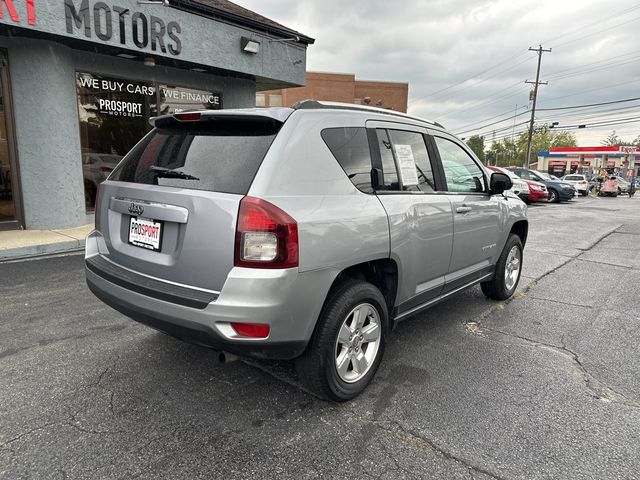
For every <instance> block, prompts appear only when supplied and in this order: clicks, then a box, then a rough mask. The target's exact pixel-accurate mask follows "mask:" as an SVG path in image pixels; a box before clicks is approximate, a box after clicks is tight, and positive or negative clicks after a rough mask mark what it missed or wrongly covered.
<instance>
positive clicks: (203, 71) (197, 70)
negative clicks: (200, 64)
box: [191, 68, 207, 73]
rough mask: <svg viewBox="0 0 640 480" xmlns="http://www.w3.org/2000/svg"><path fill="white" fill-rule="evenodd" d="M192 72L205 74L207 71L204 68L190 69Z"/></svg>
mask: <svg viewBox="0 0 640 480" xmlns="http://www.w3.org/2000/svg"><path fill="white" fill-rule="evenodd" d="M191 71H192V72H198V73H205V72H206V71H207V70H206V69H205V68H192V69H191Z"/></svg>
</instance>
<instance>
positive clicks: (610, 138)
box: [600, 130, 629, 147]
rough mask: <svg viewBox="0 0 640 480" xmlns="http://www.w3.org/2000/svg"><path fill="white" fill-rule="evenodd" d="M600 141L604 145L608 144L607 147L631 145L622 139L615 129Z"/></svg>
mask: <svg viewBox="0 0 640 480" xmlns="http://www.w3.org/2000/svg"><path fill="white" fill-rule="evenodd" d="M600 143H601V144H602V145H605V146H607V147H617V146H619V145H629V143H628V142H625V141H624V140H622V139H621V138H620V137H619V136H618V134H617V133H616V131H615V130H614V131H613V132H611V133H610V134H609V135H607V136H606V137H605V138H604V139H603V140H602V141H601V142H600Z"/></svg>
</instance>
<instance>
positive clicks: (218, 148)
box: [86, 101, 528, 401]
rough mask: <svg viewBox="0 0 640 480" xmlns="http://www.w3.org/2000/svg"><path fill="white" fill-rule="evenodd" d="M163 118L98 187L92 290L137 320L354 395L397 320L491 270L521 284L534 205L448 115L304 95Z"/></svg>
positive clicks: (90, 258)
mask: <svg viewBox="0 0 640 480" xmlns="http://www.w3.org/2000/svg"><path fill="white" fill-rule="evenodd" d="M154 127H155V128H154V129H153V130H152V131H151V132H150V133H149V134H148V135H147V136H146V137H145V138H144V139H142V141H141V142H140V143H139V144H138V145H136V146H135V147H134V148H133V150H132V151H131V152H130V153H129V154H128V155H127V156H126V157H125V158H124V159H123V160H122V161H121V162H120V163H119V164H118V165H117V167H116V168H115V169H114V170H113V172H112V173H111V175H110V176H109V178H108V179H107V180H106V181H105V182H104V183H102V184H101V186H100V190H99V194H98V196H97V202H96V213H95V219H96V228H95V230H94V231H93V232H91V233H90V234H89V236H88V237H87V243H86V276H87V283H88V285H89V288H90V289H91V291H92V292H93V293H94V294H95V295H96V296H97V297H99V298H100V299H102V300H103V301H104V302H105V303H107V304H109V305H111V306H112V307H113V308H115V309H116V310H118V311H120V312H122V313H124V314H125V315H127V316H129V317H131V318H132V319H134V320H136V321H138V322H141V323H144V324H146V325H148V326H150V327H152V328H155V329H157V330H160V331H162V332H165V333H167V334H169V335H173V336H175V337H178V338H180V339H183V340H186V341H188V342H192V343H196V344H199V345H203V346H206V347H209V348H212V349H215V350H218V351H220V352H228V353H232V354H235V355H244V356H253V357H257V358H272V359H295V360H296V366H297V370H298V373H299V375H300V378H301V380H302V382H303V383H304V384H305V386H306V387H307V388H308V389H309V390H310V391H312V392H313V393H315V394H316V395H318V396H320V397H323V398H327V399H331V400H337V401H345V400H349V399H351V398H353V397H355V396H356V395H357V394H359V393H360V392H361V391H362V390H363V389H364V388H365V387H366V386H367V384H368V383H369V382H370V381H371V379H372V377H373V376H374V375H375V372H376V370H377V368H378V365H379V364H380V361H381V359H382V355H383V352H384V347H385V341H386V340H387V336H388V334H389V332H390V331H391V330H392V328H393V327H394V325H396V324H397V322H399V321H401V320H403V319H406V318H408V317H409V316H411V315H413V314H415V313H418V312H421V311H423V310H424V309H426V308H427V307H429V306H431V305H433V304H434V303H436V302H439V301H441V300H443V299H445V298H447V297H449V296H451V295H453V294H455V293H456V292H459V291H460V290H462V289H465V288H467V287H470V286H472V285H474V284H477V283H480V285H481V286H482V291H483V292H484V293H485V295H487V296H488V297H490V298H494V299H501V300H504V299H506V298H508V297H510V296H511V295H512V294H513V293H514V291H515V289H516V286H517V284H518V280H519V278H520V271H521V266H522V250H523V246H524V244H525V242H526V239H527V231H528V222H527V216H526V207H525V205H524V204H523V203H522V202H521V201H520V200H519V199H518V198H517V197H514V196H509V194H507V193H506V192H505V190H508V189H509V188H510V187H511V180H510V179H509V177H508V176H506V175H504V174H501V173H493V174H490V173H489V172H488V171H486V170H485V169H484V168H483V167H482V165H481V164H480V162H478V160H477V159H476V157H475V156H474V155H473V153H472V152H471V151H470V150H469V149H468V148H467V146H466V145H465V144H464V143H462V142H460V141H459V140H458V139H457V138H455V137H454V136H452V135H451V134H449V133H447V132H446V131H445V130H444V128H443V127H442V126H440V125H439V124H437V123H432V122H428V121H425V120H421V119H417V118H412V117H410V116H407V115H404V114H400V113H396V112H392V111H386V110H381V109H375V108H368V107H359V106H356V105H345V104H331V103H324V102H323V103H320V102H315V101H304V102H300V103H299V104H297V105H295V106H294V107H293V108H272V109H241V110H216V111H201V112H186V113H179V114H175V115H173V116H163V117H158V118H156V119H155V120H154ZM503 192H504V193H503Z"/></svg>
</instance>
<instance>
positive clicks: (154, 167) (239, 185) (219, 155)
mask: <svg viewBox="0 0 640 480" xmlns="http://www.w3.org/2000/svg"><path fill="white" fill-rule="evenodd" d="M280 126H281V124H280V123H279V122H276V121H272V120H271V119H265V118H263V119H260V120H256V119H253V120H244V119H243V120H237V119H236V120H234V119H230V120H226V119H225V120H221V119H217V120H213V121H201V122H193V123H184V124H182V123H177V122H173V123H171V124H168V125H167V124H166V123H165V125H163V126H162V127H161V128H156V129H154V130H153V131H152V132H151V133H149V134H148V135H147V136H146V137H145V138H144V139H143V140H142V141H141V142H140V143H139V144H138V145H136V146H135V147H134V148H133V150H131V152H129V153H128V154H127V155H126V156H125V157H124V159H123V160H122V162H121V163H120V164H119V165H118V166H117V167H116V168H115V169H114V170H113V172H112V173H111V175H110V176H109V180H115V181H120V182H130V183H142V184H146V185H160V186H166V187H176V188H189V189H195V190H208V191H212V192H221V193H233V194H239V195H246V194H247V192H248V191H249V187H250V186H251V183H252V182H253V178H254V177H255V175H256V173H257V171H258V168H260V164H261V163H262V160H263V159H264V156H265V155H266V153H267V151H268V150H269V147H270V146H271V143H272V142H273V139H274V138H275V136H276V135H277V133H278V130H279V128H280ZM182 174H184V175H182ZM181 177H182V178H181Z"/></svg>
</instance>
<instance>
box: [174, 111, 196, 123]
mask: <svg viewBox="0 0 640 480" xmlns="http://www.w3.org/2000/svg"><path fill="white" fill-rule="evenodd" d="M173 118H175V119H176V120H178V121H180V122H199V121H200V120H201V119H202V114H201V113H200V112H191V113H175V114H174V115H173Z"/></svg>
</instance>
